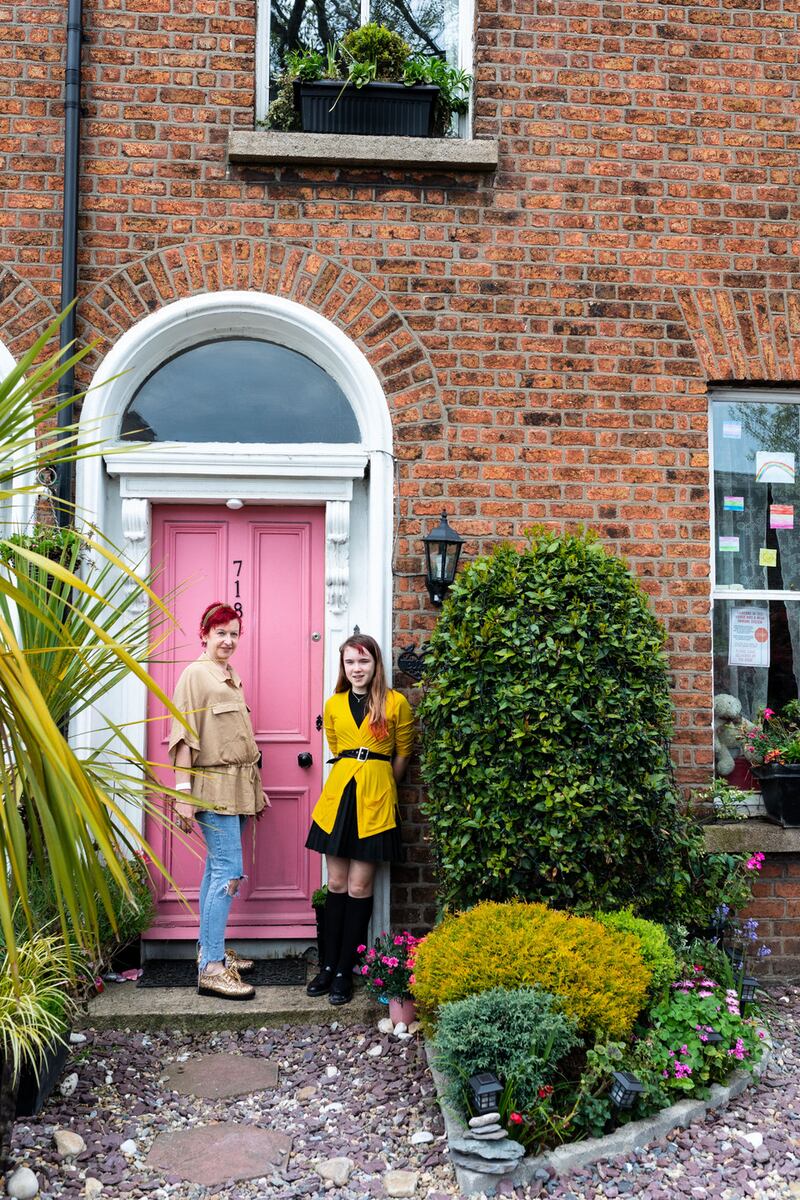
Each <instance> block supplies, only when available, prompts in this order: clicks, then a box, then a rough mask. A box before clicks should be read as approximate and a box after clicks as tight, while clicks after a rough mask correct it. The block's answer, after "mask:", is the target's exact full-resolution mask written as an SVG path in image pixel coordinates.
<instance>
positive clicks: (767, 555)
mask: <svg viewBox="0 0 800 1200" xmlns="http://www.w3.org/2000/svg"><path fill="white" fill-rule="evenodd" d="M758 565H759V566H760V567H777V565H778V551H777V550H770V549H769V548H768V547H767V546H762V547H761V549H760V550H759V552H758Z"/></svg>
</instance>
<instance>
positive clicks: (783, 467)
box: [756, 450, 795, 483]
mask: <svg viewBox="0 0 800 1200" xmlns="http://www.w3.org/2000/svg"><path fill="white" fill-rule="evenodd" d="M794 476H795V469H794V454H791V453H788V452H787V451H784V450H756V483H794Z"/></svg>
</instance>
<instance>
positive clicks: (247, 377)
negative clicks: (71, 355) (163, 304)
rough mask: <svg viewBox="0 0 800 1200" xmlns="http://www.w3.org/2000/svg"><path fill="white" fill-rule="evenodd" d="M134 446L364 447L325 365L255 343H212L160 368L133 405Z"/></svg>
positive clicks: (125, 433)
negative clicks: (261, 444)
mask: <svg viewBox="0 0 800 1200" xmlns="http://www.w3.org/2000/svg"><path fill="white" fill-rule="evenodd" d="M121 436H122V437H123V438H124V439H125V440H127V441H134V442H152V441H156V442H162V441H170V442H173V441H174V442H358V441H359V440H360V434H359V430H358V423H357V422H356V419H355V415H354V413H353V410H352V408H351V407H350V404H349V402H348V400H347V397H346V396H345V394H344V392H343V391H342V389H341V388H340V387H339V385H338V384H337V383H336V382H334V380H333V379H331V377H330V375H328V374H326V372H325V371H323V370H322V368H321V367H319V366H317V364H316V363H314V362H312V361H311V359H310V358H306V356H305V355H304V354H298V352H297V351H296V350H289V349H288V348H287V347H286V346H279V345H277V344H276V343H274V342H262V341H259V340H257V339H255V338H225V339H222V340H220V341H215V342H205V343H202V344H200V345H197V346H193V347H192V348H191V349H190V350H185V351H184V352H183V353H181V354H178V355H176V356H175V358H173V359H170V360H169V362H166V363H164V364H163V365H162V366H160V367H158V368H157V370H155V371H154V372H153V374H152V375H151V376H150V377H149V378H148V379H146V380H145V382H144V383H143V384H142V386H141V387H140V388H139V390H138V391H137V392H136V394H135V396H134V397H133V399H132V400H131V402H130V404H129V405H128V408H127V410H126V412H125V416H124V417H123V421H122V434H121Z"/></svg>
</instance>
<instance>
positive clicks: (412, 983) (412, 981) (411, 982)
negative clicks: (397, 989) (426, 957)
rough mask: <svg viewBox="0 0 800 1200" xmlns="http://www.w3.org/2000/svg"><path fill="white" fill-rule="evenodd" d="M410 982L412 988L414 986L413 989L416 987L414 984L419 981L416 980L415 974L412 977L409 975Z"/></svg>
mask: <svg viewBox="0 0 800 1200" xmlns="http://www.w3.org/2000/svg"><path fill="white" fill-rule="evenodd" d="M408 982H409V983H410V984H411V986H412V987H413V986H414V984H415V983H416V982H417V980H416V978H415V976H414V975H413V974H412V975H409V977H408Z"/></svg>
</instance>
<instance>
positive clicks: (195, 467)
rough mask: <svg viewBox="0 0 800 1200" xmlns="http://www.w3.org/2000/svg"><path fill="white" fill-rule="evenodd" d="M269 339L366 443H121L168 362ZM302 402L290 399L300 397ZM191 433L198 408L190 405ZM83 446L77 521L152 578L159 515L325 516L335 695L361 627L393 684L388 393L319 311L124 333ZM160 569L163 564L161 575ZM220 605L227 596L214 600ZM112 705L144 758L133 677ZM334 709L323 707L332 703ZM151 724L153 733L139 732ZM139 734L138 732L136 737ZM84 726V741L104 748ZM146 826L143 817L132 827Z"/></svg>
mask: <svg viewBox="0 0 800 1200" xmlns="http://www.w3.org/2000/svg"><path fill="white" fill-rule="evenodd" d="M231 336H234V337H237V338H251V337H252V338H260V339H262V340H265V341H272V342H277V343H279V344H282V345H285V346H288V347H289V348H290V349H293V350H297V351H299V352H300V353H301V354H304V355H306V357H308V358H310V359H312V361H314V362H315V363H317V364H318V365H319V366H320V367H322V369H323V370H325V371H326V372H327V373H328V374H329V375H331V377H332V378H333V379H334V380H335V381H336V383H338V385H339V386H340V387H341V389H342V391H343V392H344V394H345V395H346V397H347V399H348V400H349V402H350V405H351V407H352V409H353V412H354V414H355V417H356V420H357V422H358V426H359V430H360V432H361V439H360V442H359V443H355V444H330V443H314V442H308V443H300V444H295V445H271V444H255V443H213V444H211V443H201V442H188V443H172V442H151V443H138V444H137V443H134V442H130V441H127V440H126V441H121V440H120V438H119V431H120V427H121V422H122V417H123V414H124V412H125V410H126V408H127V406H128V404H129V402H130V401H131V399H132V398H133V396H134V394H135V393H136V391H137V389H138V388H139V386H140V385H141V384H142V383H143V382H144V380H145V379H147V378H148V377H149V376H150V375H151V374H152V373H153V371H154V370H156V369H157V367H159V366H160V365H161V364H162V363H163V362H165V361H166V360H167V359H170V358H173V357H174V356H175V355H176V354H178V353H180V352H181V351H183V350H186V349H188V348H189V347H191V346H193V345H195V344H197V343H198V342H206V341H210V340H214V339H217V338H224V337H231ZM289 402H291V399H290V398H289ZM186 419H187V423H189V422H190V421H191V397H187V403H186ZM80 425H81V440H82V442H83V443H84V444H86V443H97V442H98V441H101V442H102V454H100V453H98V454H94V455H91V456H89V457H87V458H85V459H82V460H81V461H79V462H78V464H77V486H76V504H77V512H78V519H79V520H80V521H81V522H83V523H84V524H85V525H88V526H94V527H95V528H96V529H97V530H98V531H99V532H100V533H101V534H102V535H104V536H105V537H106V538H108V539H109V540H110V542H111V543H112V545H113V546H114V547H115V548H116V549H118V550H123V551H124V554H125V557H126V559H127V561H128V562H129V563H130V565H131V566H133V567H135V569H136V570H137V571H138V572H140V573H141V574H143V575H144V574H146V573H147V572H148V571H149V569H150V566H151V564H150V562H149V551H150V540H151V533H150V513H151V505H152V504H153V503H154V502H158V501H163V502H170V503H174V502H176V501H178V500H180V501H184V502H186V501H195V502H196V503H198V504H203V503H217V504H218V503H220V502H222V503H225V502H227V501H228V500H230V499H235V500H240V501H243V502H244V503H245V504H247V502H248V501H250V502H252V503H259V504H264V503H267V504H269V503H284V504H285V503H294V504H304V503H305V504H315V505H320V506H321V505H324V506H325V514H326V533H325V536H326V548H325V583H326V588H325V593H326V594H325V631H324V636H325V646H326V654H325V686H324V690H325V695H329V694H330V692H331V691H332V690H333V687H334V684H335V681H336V676H337V673H338V647H339V644H340V642H341V641H343V640H344V638H345V637H347V636H348V635H349V633H350V632H351V631H352V628H353V625H354V624H358V625H359V627H360V628H361V629H362V630H363V631H364V632H365V633H367V632H368V633H371V634H372V635H373V636H374V637H376V638H377V640H378V641H379V643H380V644H381V645H382V646H383V647H384V649H385V653H386V660H387V669H388V670H389V671H391V658H392V656H391V628H392V624H391V600H392V596H391V554H392V541H393V538H392V527H393V458H392V427H391V421H390V418H389V411H388V407H387V404H386V398H385V396H384V393H383V389H382V388H381V386H380V383H379V381H378V378H377V376H376V375H375V372H374V371H373V369H372V367H371V366H370V364H369V363H368V361H367V359H366V358H365V357H364V355H363V354H362V352H361V351H360V350H359V349H358V348H357V346H356V345H355V344H354V343H353V342H352V341H350V339H349V338H347V337H346V336H345V335H344V334H343V333H342V332H341V331H340V330H339V329H338V328H337V327H336V326H335V325H333V324H332V323H331V322H330V321H328V320H327V319H326V318H324V317H321V316H320V315H319V314H318V313H315V312H313V311H312V310H311V309H308V308H306V307H304V306H303V305H301V304H297V303H295V302H294V301H291V300H285V299H283V298H281V297H279V296H274V295H269V294H266V293H262V292H243V291H226V292H213V293H209V294H205V295H201V296H195V297H191V298H189V299H184V300H179V301H176V302H175V303H173V304H169V305H166V306H165V307H164V308H162V309H160V310H159V311H158V312H155V313H153V314H151V315H150V316H148V317H145V318H144V319H143V320H142V321H140V322H138V323H137V324H136V325H134V326H133V327H132V328H131V329H130V330H129V331H128V332H127V333H125V334H124V335H123V336H122V337H121V338H120V339H119V341H118V342H117V344H116V345H115V346H114V347H113V348H112V349H111V350H110V351H109V353H108V354H107V355H106V356H105V358H104V359H103V361H102V363H101V364H100V366H99V367H98V369H97V371H96V372H95V375H94V377H93V379H92V382H91V385H90V387H89V390H88V392H87V394H86V399H85V402H84V406H83V411H82V413H81V420H80ZM154 565H155V564H154ZM211 599H214V597H211ZM118 691H119V693H120V694H119V695H117V696H115V697H113V699H112V700H110V702H109V706H108V707H109V708H110V707H112V706H113V709H114V718H115V719H121V720H122V721H123V722H124V723H125V724H126V725H127V726H128V732H129V735H130V736H131V738H132V740H134V741H135V742H136V744H137V745H139V746H140V747H141V749H142V752H144V747H145V742H146V737H145V728H146V726H145V724H144V720H145V717H146V695H145V689H144V687H143V685H142V684H140V683H139V682H138V680H136V679H135V678H134V677H133V676H130V677H129V678H128V679H127V680H126V681H125V682H124V683H123V684H121V685H120V688H119V689H118ZM321 699H322V698H321ZM139 720H141V725H140V724H139ZM131 722H133V724H132V725H131ZM93 725H96V722H94V721H93V718H92V714H91V713H86V714H82V719H81V720H79V721H78V722H76V727H75V728H74V730H73V731H72V732H73V737H74V738H75V739H76V740H78V741H79V742H81V743H87V742H91V738H92V735H91V729H92V727H93ZM129 815H130V816H131V818H132V819H133V820H135V821H136V822H137V824H138V825H139V827H141V821H142V814H141V812H137V813H135V814H134V813H131V814H129ZM382 874H383V876H384V878H383V880H382V882H381V884H380V885H379V888H378V890H377V891H376V897H375V899H376V914H375V918H376V921H380V922H381V923H380V924H379V925H377V928H385V927H386V926H387V923H388V880H387V879H386V878H385V875H386V872H384V873H382Z"/></svg>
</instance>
